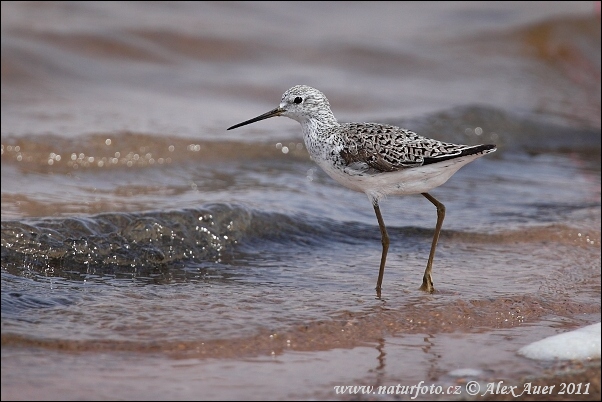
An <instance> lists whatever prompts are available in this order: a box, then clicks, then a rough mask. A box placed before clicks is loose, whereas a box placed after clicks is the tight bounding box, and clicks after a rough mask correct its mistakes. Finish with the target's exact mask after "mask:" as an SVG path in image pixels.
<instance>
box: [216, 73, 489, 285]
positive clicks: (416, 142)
mask: <svg viewBox="0 0 602 402" xmlns="http://www.w3.org/2000/svg"><path fill="white" fill-rule="evenodd" d="M275 116H286V117H289V118H291V119H293V120H296V121H298V122H299V123H300V124H301V130H302V132H303V139H304V142H305V146H306V148H307V150H308V152H309V154H310V155H311V157H312V159H313V160H314V161H315V162H316V163H317V164H318V165H319V166H320V167H321V168H322V169H323V170H324V171H325V172H326V173H327V174H328V175H329V176H331V177H332V178H333V179H335V180H336V181H337V182H339V183H340V184H342V185H344V186H346V187H348V188H350V189H352V190H356V191H361V192H364V193H365V194H366V195H367V196H368V198H369V199H370V201H371V202H372V204H373V207H374V210H375V212H376V217H377V219H378V223H379V227H380V229H381V235H382V241H383V254H382V257H381V266H380V272H379V278H378V281H377V286H376V289H377V293H378V294H379V295H380V289H381V283H382V276H383V272H384V266H385V260H386V256H387V250H388V245H389V238H388V235H387V231H386V228H385V225H384V222H383V220H382V216H381V213H380V208H379V205H378V203H379V200H380V199H382V198H383V197H385V196H387V195H389V194H398V195H404V194H422V195H423V196H424V197H426V198H427V199H428V200H429V201H431V202H432V203H433V204H434V205H435V206H436V207H437V227H436V229H435V236H434V238H433V243H432V246H431V253H430V255H429V261H428V263H427V269H426V271H425V274H424V278H423V284H422V287H421V289H423V290H426V291H429V292H432V291H434V288H433V285H432V278H431V269H432V261H433V257H434V253H435V248H436V245H437V241H438V238H439V232H440V230H441V225H442V223H443V217H444V215H445V207H444V206H443V204H441V203H440V202H439V201H437V200H436V199H435V198H434V197H433V196H431V195H430V194H428V193H427V192H428V191H430V190H431V189H433V188H435V187H438V186H440V185H441V184H443V183H445V182H446V181H447V180H448V179H449V178H450V177H451V176H452V175H453V174H454V173H455V172H456V171H458V169H460V168H461V167H462V166H464V165H465V164H467V163H469V162H471V161H473V160H475V159H477V158H479V157H481V156H483V155H486V154H488V153H491V152H494V151H495V150H496V147H495V145H473V146H468V145H459V144H452V143H447V142H441V141H437V140H433V139H430V138H426V137H423V136H420V135H418V134H416V133H414V132H412V131H410V130H406V129H403V128H400V127H395V126H391V125H387V124H378V123H344V124H339V122H338V121H337V119H336V118H335V116H334V114H333V113H332V110H331V109H330V103H329V102H328V99H327V98H326V96H324V94H323V93H322V92H320V91H318V90H317V89H315V88H312V87H309V86H306V85H296V86H294V87H292V88H290V89H289V90H288V91H286V92H285V93H284V94H283V95H282V99H281V102H280V105H279V106H278V107H277V108H275V109H273V110H271V111H269V112H267V113H265V114H262V115H260V116H257V117H255V118H253V119H250V120H247V121H244V122H242V123H239V124H236V125H234V126H232V127H230V128H228V130H231V129H233V128H237V127H240V126H244V125H246V124H250V123H254V122H256V121H260V120H264V119H267V118H270V117H275Z"/></svg>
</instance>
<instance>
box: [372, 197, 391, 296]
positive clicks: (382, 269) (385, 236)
mask: <svg viewBox="0 0 602 402" xmlns="http://www.w3.org/2000/svg"><path fill="white" fill-rule="evenodd" d="M373 205H374V212H376V219H378V226H379V227H380V236H381V242H382V244H383V254H382V256H381V257H380V271H378V280H377V281H376V295H377V296H378V297H380V289H381V286H382V284H383V275H384V274H385V262H386V261H387V251H388V250H389V235H388V234H387V228H386V227H385V222H384V221H383V217H382V215H381V214H380V208H379V207H378V201H375V202H374V203H373Z"/></svg>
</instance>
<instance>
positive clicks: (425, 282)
mask: <svg viewBox="0 0 602 402" xmlns="http://www.w3.org/2000/svg"><path fill="white" fill-rule="evenodd" d="M422 195H423V196H425V197H426V199H427V200H429V201H430V202H432V203H433V205H434V206H436V207H437V226H435V235H434V236H433V244H431V252H430V254H429V260H428V262H427V264H426V270H425V271H424V277H423V278H422V286H420V290H424V291H425V292H429V293H433V292H434V291H435V288H434V287H433V277H432V276H431V271H432V270H433V258H435V249H436V248H437V242H438V241H439V234H440V233H441V226H443V219H444V218H445V205H443V204H442V203H440V202H439V201H437V199H436V198H435V197H433V196H432V195H430V194H429V193H422Z"/></svg>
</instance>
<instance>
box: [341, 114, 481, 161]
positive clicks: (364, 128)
mask: <svg viewBox="0 0 602 402" xmlns="http://www.w3.org/2000/svg"><path fill="white" fill-rule="evenodd" d="M341 132H342V133H344V134H343V135H344V139H343V143H344V144H345V146H344V147H343V149H342V150H341V152H340V155H341V157H342V158H343V160H344V161H345V163H346V164H347V165H348V166H353V167H354V169H355V170H369V169H370V170H371V169H373V170H376V171H380V172H391V171H395V170H400V169H405V168H411V167H415V166H422V165H425V164H429V163H435V162H439V161H443V160H446V159H451V158H455V157H458V156H461V155H462V154H463V152H465V150H466V149H470V148H472V147H470V146H467V145H457V144H452V143H446V142H441V141H437V140H433V139H430V138H426V137H422V136H420V135H418V134H416V133H414V132H412V131H409V130H405V129H403V128H399V127H395V126H389V125H384V124H376V123H348V124H344V125H343V126H342V130H341ZM362 166H363V169H362Z"/></svg>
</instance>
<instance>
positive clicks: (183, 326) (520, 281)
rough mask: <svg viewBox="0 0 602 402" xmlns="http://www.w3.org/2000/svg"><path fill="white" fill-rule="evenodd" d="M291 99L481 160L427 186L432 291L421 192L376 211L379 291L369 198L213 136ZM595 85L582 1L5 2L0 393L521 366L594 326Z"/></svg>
mask: <svg viewBox="0 0 602 402" xmlns="http://www.w3.org/2000/svg"><path fill="white" fill-rule="evenodd" d="M598 7H599V5H598ZM335 16H336V18H335ZM366 21H369V23H368V28H366V24H365V23H366ZM308 28H311V29H308ZM300 83H304V84H308V85H312V86H315V87H317V88H319V89H321V90H322V91H323V92H324V93H325V94H326V95H327V96H328V98H329V100H330V103H331V105H332V107H333V111H334V113H335V115H337V117H338V118H339V119H340V120H341V121H351V120H355V121H381V122H386V123H391V124H397V125H402V126H403V127H407V128H410V129H412V130H414V131H416V132H418V133H420V134H423V135H426V136H430V137H433V138H437V139H440V140H444V141H452V142H458V143H467V144H477V143H496V144H497V145H498V151H497V152H496V153H494V154H492V155H488V156H486V157H484V158H481V159H479V160H477V161H475V162H473V163H471V164H469V165H467V166H465V167H464V168H462V169H461V170H460V171H459V172H458V173H456V174H455V175H454V176H453V177H452V178H451V179H450V180H449V182H448V183H446V184H445V185H443V186H441V187H440V188H438V189H435V190H433V191H432V194H433V195H434V196H435V197H437V198H438V199H439V200H440V201H441V202H443V203H444V204H445V205H446V207H447V213H446V218H445V222H444V226H443V232H442V236H441V239H440V242H439V246H438V248H437V254H436V257H435V263H434V271H433V273H434V282H435V287H436V289H437V292H436V293H434V294H432V295H427V294H424V293H422V292H420V291H419V290H418V286H419V285H420V283H421V280H422V272H423V270H424V267H425V265H426V260H427V258H428V252H429V248H430V242H431V238H432V234H433V228H434V225H435V220H436V211H435V209H434V207H433V206H432V204H430V203H429V202H428V201H427V200H426V199H424V198H423V197H421V196H408V197H403V198H400V197H390V198H389V199H388V200H386V201H384V202H383V203H382V204H381V210H382V212H383V217H384V219H385V222H386V224H387V227H388V231H389V235H390V237H391V246H390V249H389V257H388V261H387V267H386V270H385V277H384V285H383V294H382V298H380V299H379V298H376V295H375V291H374V285H375V282H376V277H377V273H378V263H379V261H380V253H381V244H380V232H379V229H378V224H377V222H376V219H375V217H374V212H373V209H372V208H371V207H370V204H369V201H368V199H367V197H366V196H364V195H362V194H360V193H355V192H352V191H350V190H347V189H345V188H343V187H341V186H339V185H338V184H336V183H335V182H334V181H332V180H331V179H330V178H329V177H328V176H326V174H325V173H323V172H322V171H321V170H319V168H318V167H317V166H316V165H315V164H314V163H313V162H312V161H311V160H310V159H309V156H308V154H307V152H306V150H305V149H304V146H303V144H302V139H301V135H300V128H299V125H298V123H296V122H294V121H292V120H288V119H271V120H268V121H265V122H260V123H256V124H254V125H251V126H248V127H244V128H241V129H238V130H234V131H228V132H226V131H225V128H226V127H229V126H231V125H232V124H235V123H238V122H240V121H243V120H246V119H248V118H251V117H254V116H256V115H258V114H261V113H263V112H266V111H268V110H270V109H271V108H273V107H275V105H277V103H278V102H279V100H280V96H281V94H282V92H284V90H286V89H287V88H289V87H290V86H292V85H295V84H300ZM600 92H601V91H600V18H599V8H598V9H597V11H596V6H595V3H590V2H570V3H562V2H557V3H548V4H547V5H546V6H545V7H541V6H540V5H539V4H537V3H518V4H517V3H510V4H507V3H493V4H490V3H472V2H470V3H438V5H437V7H435V6H434V5H430V4H426V3H410V4H405V3H404V4H394V3H377V4H376V5H372V4H371V5H370V6H368V5H367V4H358V3H350V4H344V5H339V4H338V3H337V4H334V3H333V4H328V3H326V4H322V3H298V4H295V3H293V4H291V3H286V4H285V3H280V4H278V5H277V6H274V5H272V4H271V3H269V4H268V3H250V4H249V3H201V4H191V3H169V4H167V3H165V4H162V3H151V4H139V3H116V4H115V3H41V4H40V3H35V4H34V3H5V2H3V3H2V98H1V101H2V119H1V120H2V121H1V135H2V148H1V152H2V165H1V179H2V194H1V201H2V208H1V214H2V398H3V399H6V398H10V399H29V398H34V399H46V398H65V399H92V398H102V399H142V398H152V399H161V398H170V399H193V398H201V399H223V398H230V399H238V398H243V399H262V398H267V399H293V398H305V399H307V398H312V399H313V398H330V399H337V398H343V399H346V398H349V395H346V396H345V395H337V394H336V393H335V392H334V388H333V387H334V386H337V385H394V384H398V383H400V384H406V385H412V384H415V383H418V382H419V381H425V382H427V383H428V384H456V383H458V381H459V379H458V378H455V377H453V376H452V375H450V372H451V371H453V370H455V369H464V368H470V369H475V370H479V371H477V373H478V374H475V376H476V378H477V379H479V380H481V381H487V380H493V379H506V380H508V381H512V380H516V379H518V378H519V377H520V376H523V375H531V374H537V373H540V372H541V371H542V370H544V369H546V368H549V363H547V364H543V363H536V362H532V361H529V360H528V359H525V358H523V357H520V356H518V355H516V353H515V352H516V350H518V349H519V348H520V347H521V346H523V345H525V344H527V343H529V342H532V341H535V340H538V339H541V338H543V337H545V336H548V335H553V334H555V333H558V332H562V331H566V330H568V329H572V328H576V327H579V326H584V325H587V324H590V323H593V322H598V321H600V296H601V295H600V293H601V292H600V270H601V263H600V258H601V256H600V224H601V213H600V211H601V208H600V187H601V186H600V179H601V175H600V171H601V169H600V142H601V141H600ZM65 373H71V374H70V375H69V376H67V375H66V374H65ZM98 379H102V381H98ZM103 384H105V385H103ZM465 395H466V394H464V396H465ZM431 397H432V395H431ZM423 398H426V396H423ZM441 398H443V397H442V396H441Z"/></svg>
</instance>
